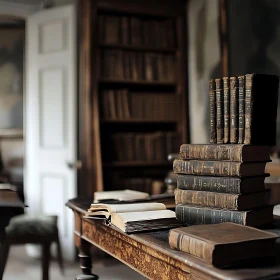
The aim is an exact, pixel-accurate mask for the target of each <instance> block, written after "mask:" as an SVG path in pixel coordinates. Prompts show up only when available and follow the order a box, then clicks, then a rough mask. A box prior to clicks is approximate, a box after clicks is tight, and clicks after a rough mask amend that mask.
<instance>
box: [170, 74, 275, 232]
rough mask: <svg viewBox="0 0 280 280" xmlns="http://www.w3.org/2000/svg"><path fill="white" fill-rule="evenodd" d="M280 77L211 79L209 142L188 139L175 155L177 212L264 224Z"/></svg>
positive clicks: (193, 218) (191, 218) (204, 219)
mask: <svg viewBox="0 0 280 280" xmlns="http://www.w3.org/2000/svg"><path fill="white" fill-rule="evenodd" d="M278 84H279V78H278V77H276V76H272V75H261V74H247V75H245V76H240V77H238V78H237V77H230V78H227V77H224V78H222V79H216V80H215V82H214V81H213V80H211V81H210V82H209V89H210V90H209V94H210V127H211V135H210V144H205V145H191V144H184V145H182V146H181V148H180V157H181V159H178V160H175V161H174V165H173V168H174V172H175V173H176V174H178V179H177V189H176V190H175V202H176V216H177V218H178V219H179V220H180V221H182V222H184V223H188V224H216V223H223V222H233V223H237V224H243V225H249V226H255V227H258V226H262V225H264V224H267V223H270V222H272V220H273V207H272V206H268V205H266V199H265V198H266V191H265V187H264V179H265V177H266V176H268V174H265V165H266V163H267V162H268V161H270V157H269V154H270V150H271V147H272V146H273V145H275V140H276V117H277V102H278Z"/></svg>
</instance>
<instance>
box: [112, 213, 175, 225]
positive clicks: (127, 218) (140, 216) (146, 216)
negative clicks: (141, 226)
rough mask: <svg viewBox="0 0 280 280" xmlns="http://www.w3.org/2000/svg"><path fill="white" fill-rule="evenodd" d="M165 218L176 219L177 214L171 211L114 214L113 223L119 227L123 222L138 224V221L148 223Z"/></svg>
mask: <svg viewBox="0 0 280 280" xmlns="http://www.w3.org/2000/svg"><path fill="white" fill-rule="evenodd" d="M165 218H176V215H175V212H174V211H171V210H161V211H145V212H127V213H114V214H112V216H111V222H112V224H114V225H117V224H119V223H120V221H122V222H123V223H127V222H136V221H148V220H157V219H165Z"/></svg>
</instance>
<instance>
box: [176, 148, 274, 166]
mask: <svg viewBox="0 0 280 280" xmlns="http://www.w3.org/2000/svg"><path fill="white" fill-rule="evenodd" d="M271 148H272V147H271V146H250V145H244V144H228V145H226V144H224V145H220V144H218V145H217V144H183V145H181V147H180V156H181V159H184V160H189V159H199V160H215V161H235V162H268V161H271V160H270V152H271Z"/></svg>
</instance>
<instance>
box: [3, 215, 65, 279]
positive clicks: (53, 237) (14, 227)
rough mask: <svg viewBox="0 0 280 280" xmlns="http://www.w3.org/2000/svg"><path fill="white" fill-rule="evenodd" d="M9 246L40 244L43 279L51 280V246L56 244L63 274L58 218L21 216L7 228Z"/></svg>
mask: <svg viewBox="0 0 280 280" xmlns="http://www.w3.org/2000/svg"><path fill="white" fill-rule="evenodd" d="M6 232H7V244H8V245H7V246H10V245H14V244H17V245H18V244H40V245H41V246H42V279H43V280H48V279H49V263H50V246H51V244H52V243H53V242H54V243H56V248H57V259H58V264H59V266H60V269H61V272H62V273H63V259H62V254H61V247H60V241H59V234H58V227H57V216H45V215H40V216H31V215H26V214H25V215H20V216H16V217H14V218H13V219H12V220H11V221H10V224H9V226H8V227H7V228H6Z"/></svg>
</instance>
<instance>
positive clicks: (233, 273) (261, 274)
mask: <svg viewBox="0 0 280 280" xmlns="http://www.w3.org/2000/svg"><path fill="white" fill-rule="evenodd" d="M90 203H91V201H90V200H79V199H73V200H70V201H69V202H68V203H67V206H68V207H70V208H71V209H73V210H74V211H77V212H78V213H81V214H84V213H86V211H87V209H88V208H89V205H90ZM83 222H84V223H85V228H86V229H87V230H89V231H90V230H91V229H92V230H93V231H94V233H92V234H89V235H88V236H93V235H94V234H95V235H98V234H99V232H98V230H100V232H102V234H103V235H104V234H105V232H106V234H107V235H108V236H112V238H113V237H117V238H118V239H119V240H124V241H125V243H126V244H131V246H137V247H139V248H140V247H141V248H144V247H145V248H147V249H145V250H146V251H147V252H148V253H149V254H151V255H152V256H154V257H157V258H159V257H160V258H161V259H164V260H165V261H166V262H167V263H168V265H174V264H176V265H180V267H187V268H188V269H191V270H192V271H196V272H198V273H199V274H202V275H204V277H205V278H204V279H209V278H210V279H228V280H237V279H244V280H245V279H247V280H253V279H254V280H256V279H280V240H278V241H279V243H277V252H279V253H278V254H277V258H276V261H275V263H274V264H271V263H269V264H265V263H262V265H259V266H258V267H243V268H235V269H232V268H231V269H218V268H215V267H213V266H212V265H209V264H207V263H205V262H203V261H202V260H200V259H198V258H195V257H192V256H190V255H188V254H186V253H184V252H180V251H176V250H172V249H171V248H170V247H169V243H168V231H167V230H163V231H155V232H147V233H139V234H131V235H128V234H125V233H123V232H121V231H120V230H118V229H117V228H115V227H113V226H107V225H104V224H103V223H102V222H101V221H96V220H90V219H83ZM266 230H272V231H276V232H279V233H280V219H278V218H276V219H275V223H274V224H273V225H271V227H270V228H267V229H266ZM86 239H88V241H89V240H90V238H89V237H86ZM105 242H110V241H109V240H107V241H105ZM92 243H93V244H94V245H99V246H98V247H99V248H101V249H103V246H104V244H105V243H104V240H103V243H102V242H101V243H102V244H98V240H97V241H96V240H95V242H92ZM110 246H111V247H113V246H114V244H110ZM105 251H107V252H108V253H110V251H108V249H107V250H105ZM112 255H114V254H112ZM118 259H120V260H121V261H122V259H121V258H118ZM124 262H125V261H124ZM200 279H201V278H200Z"/></svg>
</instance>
